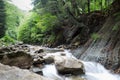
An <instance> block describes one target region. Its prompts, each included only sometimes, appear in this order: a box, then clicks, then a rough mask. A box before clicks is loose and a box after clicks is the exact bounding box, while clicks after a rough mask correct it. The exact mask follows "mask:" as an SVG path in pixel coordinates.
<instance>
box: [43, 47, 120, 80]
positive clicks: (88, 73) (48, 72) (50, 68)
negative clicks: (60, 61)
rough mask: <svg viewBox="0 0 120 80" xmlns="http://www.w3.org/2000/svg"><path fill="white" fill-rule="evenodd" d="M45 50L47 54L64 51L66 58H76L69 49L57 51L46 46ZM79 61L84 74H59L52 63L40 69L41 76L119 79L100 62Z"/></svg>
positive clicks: (73, 79) (58, 79) (62, 79)
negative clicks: (82, 65)
mask: <svg viewBox="0 0 120 80" xmlns="http://www.w3.org/2000/svg"><path fill="white" fill-rule="evenodd" d="M46 52H49V53H48V54H47V56H50V55H60V53H65V54H66V56H67V57H68V58H74V59H76V60H78V59H77V58H76V57H74V56H73V55H72V53H70V51H69V50H64V51H59V50H57V49H56V48H55V49H50V48H47V49H46ZM81 62H82V63H83V64H84V69H85V75H59V74H58V71H57V69H56V67H55V65H54V64H47V65H45V67H44V68H43V69H42V71H43V76H45V77H48V78H51V79H53V80H120V76H119V75H117V74H112V73H111V72H110V71H109V70H107V69H105V68H104V66H102V65H101V64H100V63H96V62H86V61H81ZM82 78H84V79H82Z"/></svg>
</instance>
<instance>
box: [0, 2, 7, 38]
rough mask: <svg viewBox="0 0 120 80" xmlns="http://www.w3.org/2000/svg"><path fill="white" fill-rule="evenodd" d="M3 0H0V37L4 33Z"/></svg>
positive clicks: (4, 15)
mask: <svg viewBox="0 0 120 80" xmlns="http://www.w3.org/2000/svg"><path fill="white" fill-rule="evenodd" d="M5 11H6V10H5V4H4V0H0V38H1V37H3V36H4V34H5V30H6V28H5V24H6V14H5Z"/></svg>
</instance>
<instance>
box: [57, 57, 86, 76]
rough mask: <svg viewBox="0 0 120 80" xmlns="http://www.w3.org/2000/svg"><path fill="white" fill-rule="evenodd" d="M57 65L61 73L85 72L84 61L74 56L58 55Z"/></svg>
mask: <svg viewBox="0 0 120 80" xmlns="http://www.w3.org/2000/svg"><path fill="white" fill-rule="evenodd" d="M55 65H56V69H57V70H58V72H59V73H60V74H73V75H81V74H84V73H85V72H84V66H83V63H82V62H81V61H79V60H76V59H74V58H72V57H70V58H69V57H65V56H61V57H60V56H58V57H57V56H56V57H55Z"/></svg>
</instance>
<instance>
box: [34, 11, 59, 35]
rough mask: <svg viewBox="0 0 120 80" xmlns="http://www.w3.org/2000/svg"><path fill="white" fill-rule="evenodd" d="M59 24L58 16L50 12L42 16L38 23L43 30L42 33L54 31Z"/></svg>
mask: <svg viewBox="0 0 120 80" xmlns="http://www.w3.org/2000/svg"><path fill="white" fill-rule="evenodd" d="M55 24H57V17H56V16H52V15H51V14H50V13H47V14H44V15H42V16H40V21H39V22H38V23H37V24H36V25H37V26H38V27H39V28H40V29H41V31H42V33H45V32H48V31H52V29H53V28H54V27H55Z"/></svg>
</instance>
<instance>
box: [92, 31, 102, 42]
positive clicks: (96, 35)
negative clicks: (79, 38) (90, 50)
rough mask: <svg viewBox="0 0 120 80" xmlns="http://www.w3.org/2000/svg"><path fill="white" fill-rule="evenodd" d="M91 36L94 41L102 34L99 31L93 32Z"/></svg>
mask: <svg viewBox="0 0 120 80" xmlns="http://www.w3.org/2000/svg"><path fill="white" fill-rule="evenodd" d="M91 38H92V39H93V40H94V41H96V40H97V39H99V38H100V35H99V34H97V33H93V34H92V35H91Z"/></svg>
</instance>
